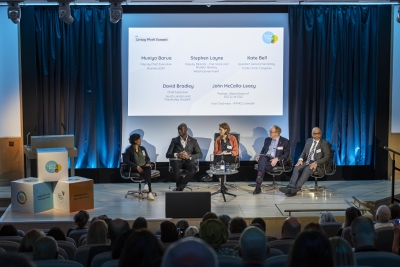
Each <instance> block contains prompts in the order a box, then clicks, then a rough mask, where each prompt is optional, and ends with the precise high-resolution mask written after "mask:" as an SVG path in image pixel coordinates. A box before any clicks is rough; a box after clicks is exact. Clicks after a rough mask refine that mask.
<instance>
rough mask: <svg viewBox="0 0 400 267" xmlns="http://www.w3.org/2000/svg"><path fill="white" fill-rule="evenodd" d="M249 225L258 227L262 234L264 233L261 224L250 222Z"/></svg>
mask: <svg viewBox="0 0 400 267" xmlns="http://www.w3.org/2000/svg"><path fill="white" fill-rule="evenodd" d="M249 226H254V227H257V228H259V229H260V230H261V231H263V232H264V234H265V229H264V228H263V227H262V226H261V224H259V223H252V224H250V225H249ZM246 229H247V228H246ZM246 229H245V230H246Z"/></svg>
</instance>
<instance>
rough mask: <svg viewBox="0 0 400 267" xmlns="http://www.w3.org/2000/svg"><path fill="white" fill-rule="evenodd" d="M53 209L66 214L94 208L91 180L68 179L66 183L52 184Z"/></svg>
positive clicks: (80, 178)
mask: <svg viewBox="0 0 400 267" xmlns="http://www.w3.org/2000/svg"><path fill="white" fill-rule="evenodd" d="M53 187H54V190H53V198H54V208H55V209H58V210H63V211H67V212H75V211H79V210H88V209H93V208H94V195H93V180H92V179H87V178H83V177H77V176H75V177H70V178H68V180H67V181H59V182H57V183H53Z"/></svg>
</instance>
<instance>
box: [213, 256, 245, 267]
mask: <svg viewBox="0 0 400 267" xmlns="http://www.w3.org/2000/svg"><path fill="white" fill-rule="evenodd" d="M218 266H219V267H241V266H243V262H242V259H241V258H238V257H233V256H218Z"/></svg>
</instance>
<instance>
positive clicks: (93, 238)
mask: <svg viewBox="0 0 400 267" xmlns="http://www.w3.org/2000/svg"><path fill="white" fill-rule="evenodd" d="M107 232H108V227H107V224H106V223H105V221H103V220H96V221H94V222H92V223H91V224H90V226H89V230H88V233H87V239H86V240H87V242H86V244H87V245H92V244H103V245H107V244H108V243H109V241H108V238H107Z"/></svg>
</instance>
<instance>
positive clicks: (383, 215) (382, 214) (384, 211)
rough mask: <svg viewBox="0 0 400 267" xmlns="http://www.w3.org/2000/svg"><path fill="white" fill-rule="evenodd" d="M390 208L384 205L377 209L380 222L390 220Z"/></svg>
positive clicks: (377, 218) (377, 217)
mask: <svg viewBox="0 0 400 267" xmlns="http://www.w3.org/2000/svg"><path fill="white" fill-rule="evenodd" d="M390 216H391V213H390V209H389V207H388V206H386V205H382V206H380V207H379V208H378V210H377V211H376V220H377V221H378V222H380V223H388V222H389V220H390Z"/></svg>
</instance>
